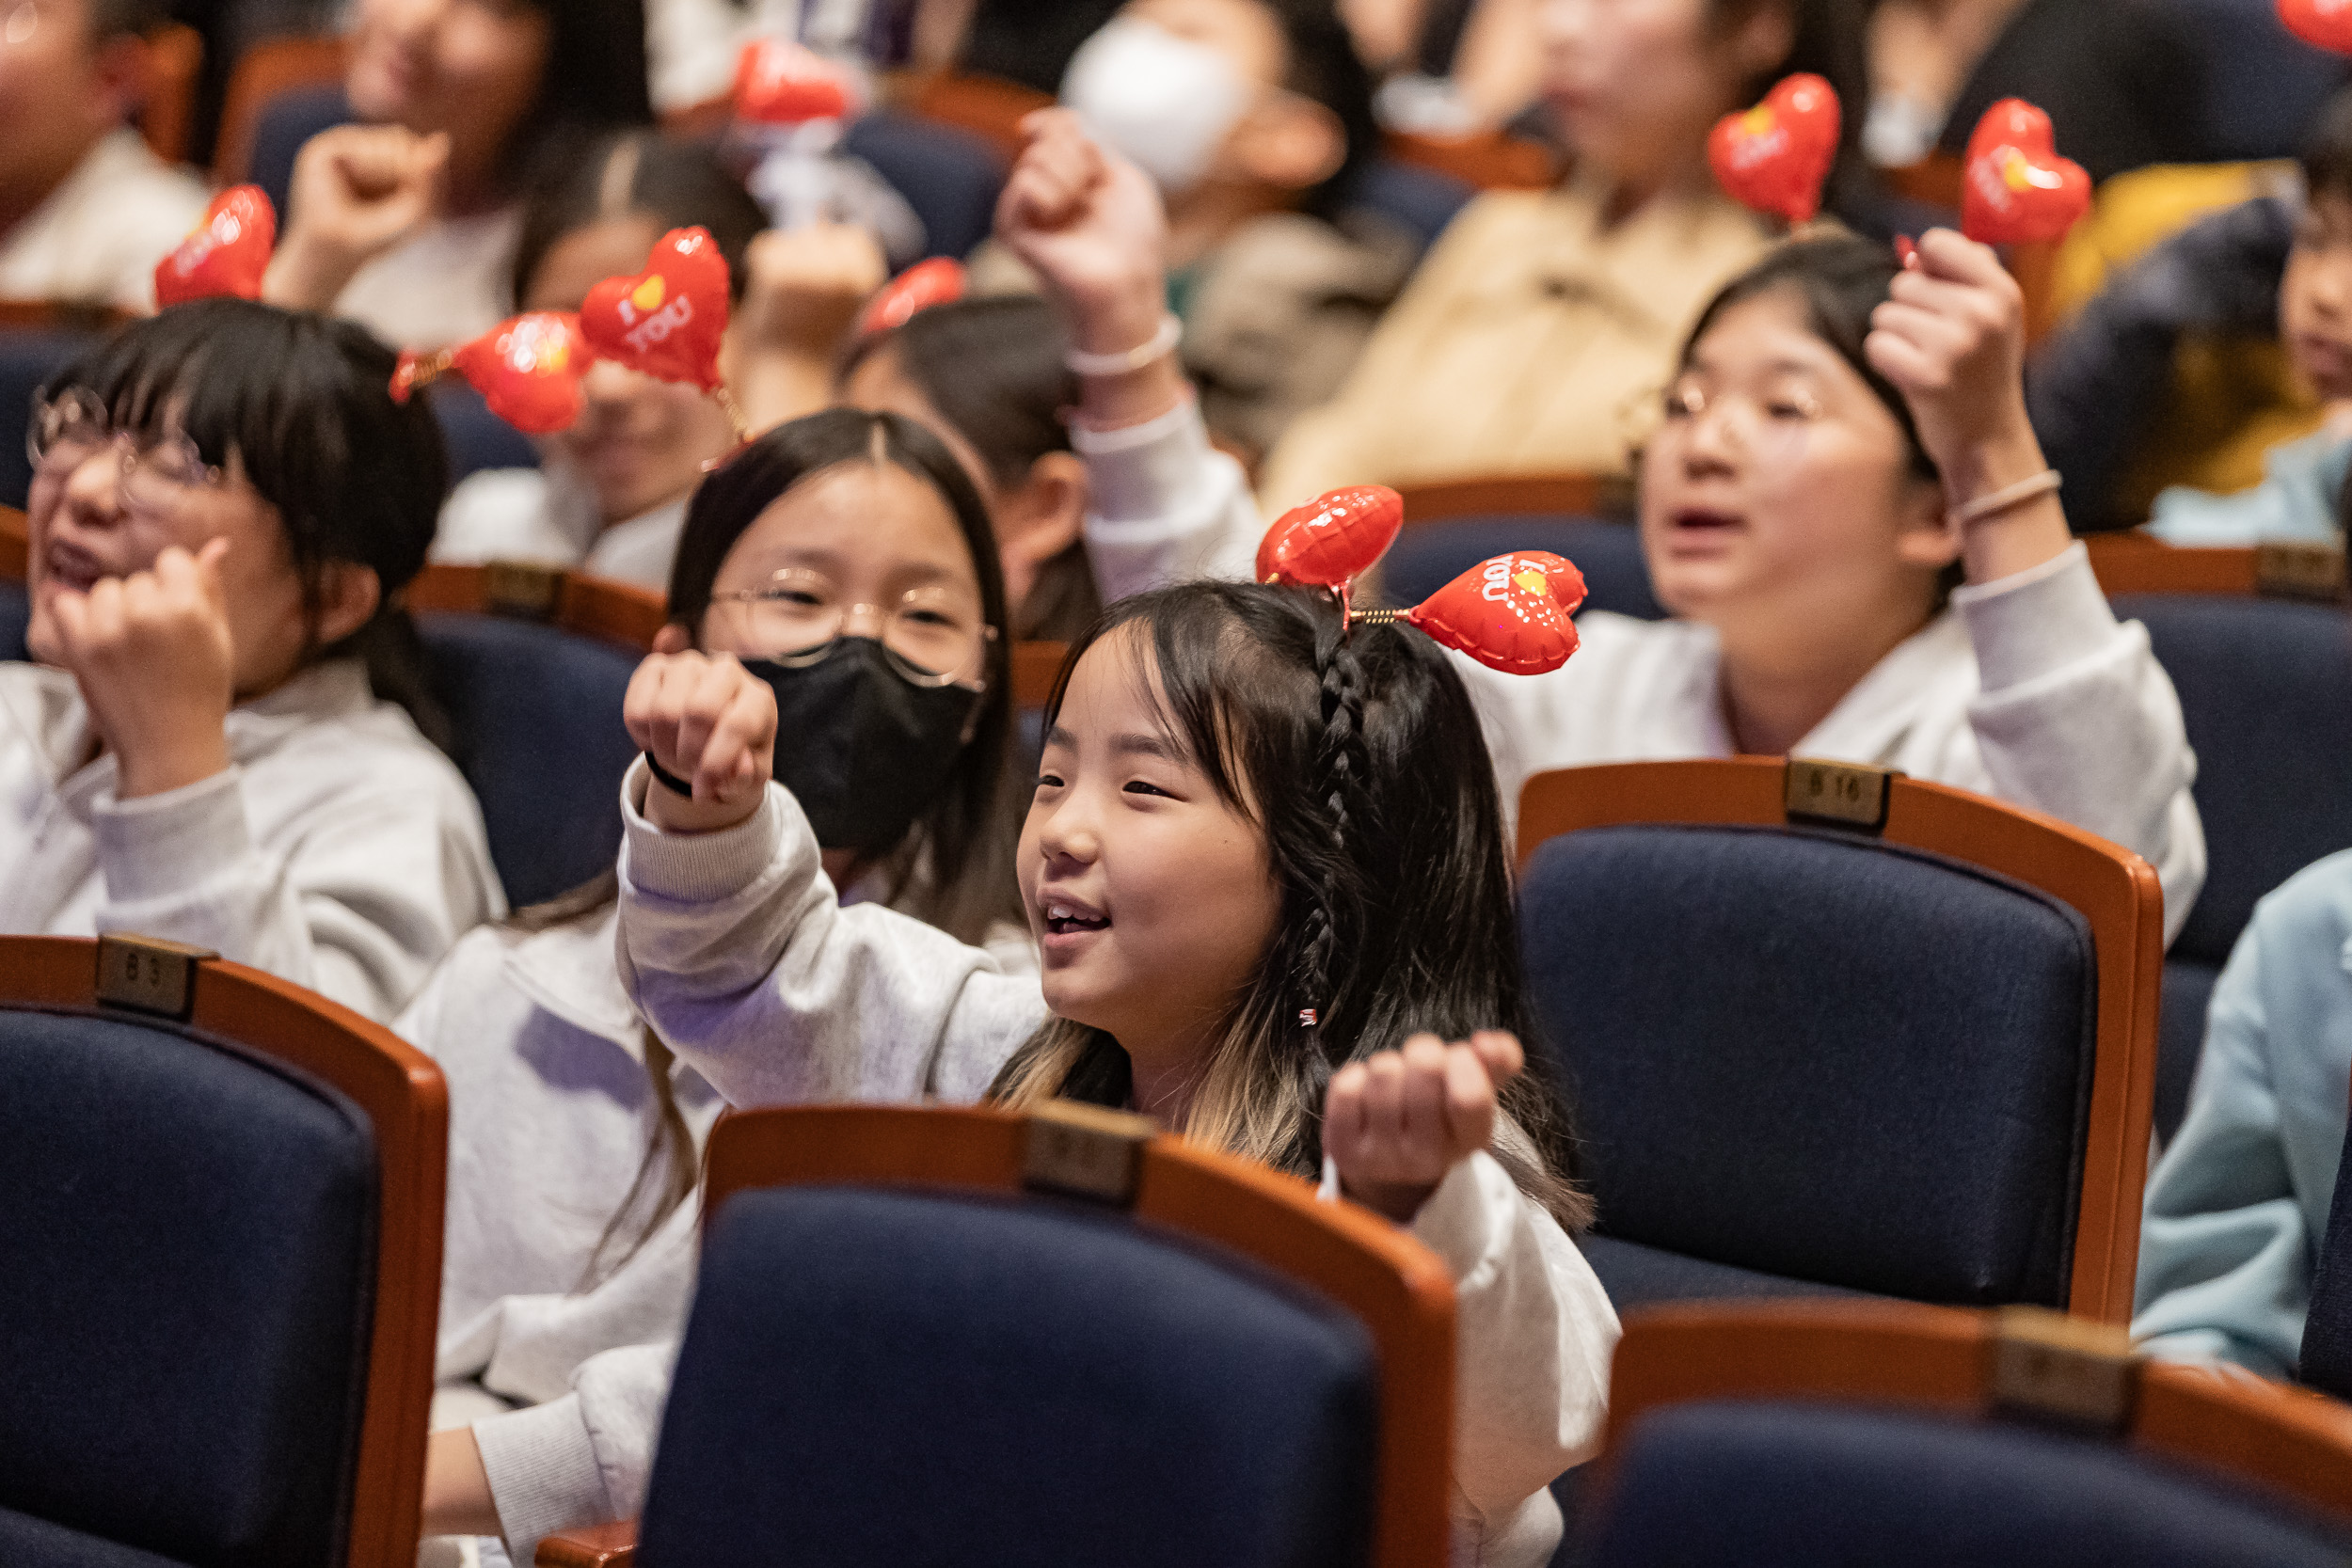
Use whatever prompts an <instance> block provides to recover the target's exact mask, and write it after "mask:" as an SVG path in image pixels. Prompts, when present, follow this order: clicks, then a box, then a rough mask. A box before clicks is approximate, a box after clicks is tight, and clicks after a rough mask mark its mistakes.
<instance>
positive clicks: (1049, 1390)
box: [639, 1187, 1379, 1568]
mask: <svg viewBox="0 0 2352 1568" xmlns="http://www.w3.org/2000/svg"><path fill="white" fill-rule="evenodd" d="M1377 1373H1378V1368H1377V1362H1376V1358H1375V1352H1374V1349H1373V1345H1372V1341H1371V1338H1370V1337H1369V1335H1368V1334H1367V1333H1366V1332H1365V1330H1364V1328H1363V1326H1362V1325H1361V1324H1360V1323H1358V1322H1357V1321H1356V1320H1355V1319H1354V1318H1352V1317H1350V1316H1348V1315H1346V1314H1344V1313H1343V1312H1341V1311H1340V1310H1338V1309H1337V1308H1336V1307H1332V1306H1330V1305H1328V1304H1327V1303H1325V1302H1322V1301H1320V1300H1318V1299H1316V1298H1313V1297H1311V1296H1309V1295H1307V1294H1304V1293H1302V1292H1300V1291H1296V1290H1295V1289H1294V1288H1293V1287H1291V1286H1290V1285H1288V1284H1286V1283H1284V1282H1282V1281H1279V1280H1276V1279H1273V1278H1271V1277H1269V1276H1267V1275H1263V1273H1261V1272H1260V1271H1259V1270H1257V1269H1256V1268H1255V1267H1254V1266H1253V1265H1250V1264H1248V1263H1247V1262H1246V1261H1244V1260H1242V1259H1236V1258H1233V1257H1231V1256H1229V1255H1226V1254H1223V1253H1222V1252H1219V1251H1216V1250H1214V1249H1209V1248H1204V1247H1199V1246H1195V1245H1192V1244H1189V1243H1185V1242H1184V1241H1182V1240H1180V1239H1178V1238H1175V1237H1172V1236H1170V1235H1168V1234H1166V1233H1163V1232H1159V1231H1157V1230H1156V1229H1154V1228H1153V1227H1149V1226H1146V1225H1142V1224H1138V1223H1136V1222H1135V1221H1133V1220H1130V1219H1127V1218H1124V1217H1122V1216H1120V1215H1117V1214H1114V1213H1111V1212H1104V1211H1098V1210H1092V1209H1087V1208H1082V1207H1079V1206H1076V1205H1068V1204H1062V1203H1058V1202H1053V1201H1049V1200H1035V1201H1028V1202H1022V1201H1010V1200H1002V1199H994V1198H989V1197H981V1196H972V1197H959V1196H944V1195H933V1194H923V1193H916V1192H912V1191H889V1192H885V1191H875V1190H861V1189H854V1188H844V1187H787V1188H780V1189H769V1190H763V1191H752V1192H746V1193H742V1194H739V1195H738V1196H735V1197H733V1198H731V1199H730V1200H729V1201H728V1203H727V1205H726V1207H725V1209H724V1210H723V1211H722V1212H721V1213H720V1214H719V1216H718V1219H717V1222H716V1224H715V1225H714V1227H712V1229H711V1232H710V1234H709V1236H708V1238H707V1244H706V1246H705V1248H704V1254H703V1265H702V1278H701V1283H700V1286H699V1288H698V1290H697V1291H696V1294H695V1300H694V1310H693V1316H692V1318H691V1321H690V1322H689V1323H688V1325H687V1332H686V1340H685V1344H684V1347H683V1349H682V1351H681V1353H680V1354H679V1358H678V1365H677V1376H676V1381H675V1385H674V1386H673V1388H672V1392H671V1396H670V1405H669V1411H668V1414H667V1417H666V1418H665V1420H664V1422H663V1424H662V1430H661V1439H660V1448H659V1449H658V1450H657V1456H656V1460H655V1465H654V1472H653V1480H652V1485H651V1489H650V1491H649V1494H648V1496H647V1499H646V1507H645V1517H644V1530H643V1534H642V1537H641V1545H640V1550H639V1560H640V1561H641V1562H642V1563H643V1564H644V1568H684V1565H686V1564H694V1565H696V1568H749V1565H751V1564H760V1565H762V1568H765V1565H767V1564H770V1563H773V1562H777V1561H782V1560H787V1559H788V1560H794V1561H803V1562H812V1563H815V1562H823V1563H884V1562H887V1563H901V1564H930V1563H937V1564H943V1565H945V1564H950V1563H953V1564H957V1565H960V1568H996V1565H1005V1568H1010V1565H1012V1564H1028V1563H1043V1562H1055V1563H1077V1562H1102V1563H1112V1562H1115V1563H1120V1564H1122V1565H1124V1568H1153V1565H1159V1564H1166V1565H1168V1568H1179V1565H1182V1568H1200V1565H1201V1564H1206V1563H1216V1564H1218V1565H1219V1568H1260V1565H1265V1568H1272V1565H1275V1564H1285V1565H1299V1568H1304V1565H1307V1564H1333V1565H1337V1564H1342V1563H1361V1562H1362V1561H1364V1560H1365V1554H1366V1552H1367V1551H1368V1549H1369V1543H1370V1531H1371V1519H1372V1506H1373V1496H1372V1478H1373V1475H1374V1473H1375V1465H1376V1454H1377V1433H1378V1428H1379V1414H1378V1393H1377V1385H1378V1376H1377Z"/></svg>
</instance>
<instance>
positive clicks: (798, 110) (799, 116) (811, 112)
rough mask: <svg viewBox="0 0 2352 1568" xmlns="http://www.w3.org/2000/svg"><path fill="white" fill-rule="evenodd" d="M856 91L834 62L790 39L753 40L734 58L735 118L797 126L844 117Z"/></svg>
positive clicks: (850, 110)
mask: <svg viewBox="0 0 2352 1568" xmlns="http://www.w3.org/2000/svg"><path fill="white" fill-rule="evenodd" d="M856 108H857V95H856V93H855V92H853V91H852V90H851V88H850V83H849V82H848V80H847V79H846V78H845V77H844V76H843V75H842V73H841V71H838V70H837V69H835V68H834V65H833V63H832V62H831V61H829V60H827V59H826V58H825V57H824V56H823V55H819V54H818V53H817V52H816V51H815V50H813V49H808V48H804V47H803V46H802V45H800V44H797V43H794V42H792V41H791V40H788V39H755V40H753V41H752V42H750V43H747V44H745V45H744V46H743V53H742V54H741V55H739V56H738V57H737V59H736V63H735V118H736V119H738V120H740V121H742V122H744V123H745V124H749V125H758V126H796V125H806V124H808V123H809V122H811V121H812V120H841V119H849V118H850V115H851V114H852V113H853V112H854V111H855V110H856Z"/></svg>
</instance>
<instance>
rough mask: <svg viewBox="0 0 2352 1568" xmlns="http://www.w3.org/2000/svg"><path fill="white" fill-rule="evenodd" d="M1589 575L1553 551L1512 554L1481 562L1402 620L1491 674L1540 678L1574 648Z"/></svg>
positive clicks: (1423, 601)
mask: <svg viewBox="0 0 2352 1568" xmlns="http://www.w3.org/2000/svg"><path fill="white" fill-rule="evenodd" d="M1583 602H1584V574H1583V573H1581V572H1580V571H1578V570H1577V569H1576V565H1575V563H1574V562H1571V561H1569V560H1568V559H1567V558H1566V557H1565V556H1558V555H1553V554H1552V553H1551V552H1550V551H1549V550H1514V551H1512V552H1511V553H1510V554H1509V555H1499V556H1496V557H1495V558H1494V559H1493V560H1491V561H1484V562H1479V563H1478V564H1477V565H1475V566H1473V567H1471V568H1470V570H1469V571H1467V572H1464V573H1463V574H1462V575H1461V576H1460V577H1458V578H1454V580H1453V581H1452V582H1449V583H1447V584H1446V585H1445V586H1444V587H1443V588H1440V589H1438V591H1437V592H1436V593H1435V594H1431V595H1429V597H1428V598H1426V599H1424V600H1422V602H1421V603H1420V604H1419V605H1417V606H1415V607H1414V608H1413V609H1411V610H1406V611H1405V612H1404V613H1403V614H1402V615H1400V616H1398V617H1397V619H1399V620H1401V621H1403V622H1405V623H1406V624H1407V625H1409V626H1418V627H1420V628H1421V629H1422V631H1423V632H1426V633H1427V634H1428V635H1429V637H1430V639H1431V640H1432V641H1436V642H1440V643H1442V644H1444V645H1445V646H1446V647H1449V648H1452V649H1454V650H1455V651H1456V652H1457V653H1463V654H1468V655H1469V656H1470V657H1472V658H1474V659H1476V660H1478V662H1479V663H1481V664H1484V665H1486V667H1487V668H1488V669H1490V670H1500V671H1502V673H1505V674H1510V675H1540V674H1544V673H1547V672H1549V671H1552V670H1557V669H1559V668H1560V666H1562V665H1563V664H1565V663H1566V662H1567V661H1568V656H1569V655H1571V654H1573V653H1575V652H1576V649H1577V641H1578V640H1577V635H1576V623H1575V622H1573V621H1572V620H1570V619H1569V617H1570V616H1572V615H1574V614H1575V613H1576V610H1577V608H1578V607H1579V606H1581V604H1583Z"/></svg>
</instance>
